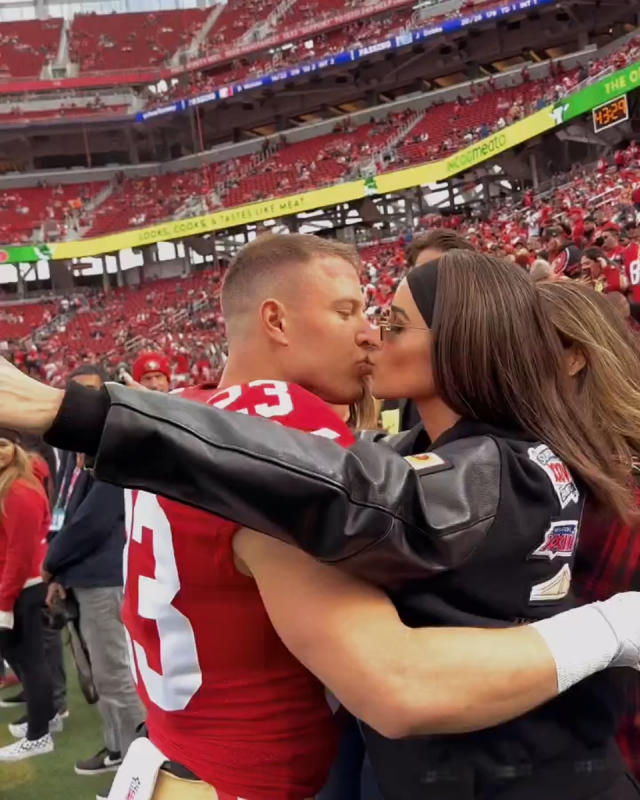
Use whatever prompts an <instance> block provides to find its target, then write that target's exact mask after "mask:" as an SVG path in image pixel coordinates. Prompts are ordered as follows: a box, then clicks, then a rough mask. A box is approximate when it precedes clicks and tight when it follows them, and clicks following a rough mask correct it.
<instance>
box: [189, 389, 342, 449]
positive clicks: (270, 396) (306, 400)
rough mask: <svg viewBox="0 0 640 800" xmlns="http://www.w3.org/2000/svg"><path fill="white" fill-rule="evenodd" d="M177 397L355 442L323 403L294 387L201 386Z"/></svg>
mask: <svg viewBox="0 0 640 800" xmlns="http://www.w3.org/2000/svg"><path fill="white" fill-rule="evenodd" d="M180 396H181V397H183V398H184V399H185V400H193V401H195V402H199V403H206V404H207V405H210V406H213V407H214V408H220V409H226V410H227V411H235V412H236V413H237V414H248V415H250V416H260V417H265V418H267V419H271V420H273V421H274V422H278V423H280V424H281V425H286V426H287V427H288V428H297V429H298V430H301V431H306V432H307V433H313V434H315V435H318V436H325V437H326V438H329V439H333V440H334V441H336V442H337V443H338V444H341V445H343V446H349V445H351V444H353V442H354V441H355V439H354V436H353V434H352V432H351V431H350V430H349V428H348V427H347V425H346V423H345V422H343V421H342V420H341V419H340V418H339V417H338V416H337V414H336V413H335V412H334V411H333V409H331V407H330V406H328V405H327V403H325V402H324V400H321V399H320V398H319V397H317V396H316V395H314V394H312V393H311V392H308V391H307V390H306V389H303V388H302V387H301V386H298V384H295V383H287V382H285V381H278V380H255V381H250V382H248V383H243V384H234V385H233V386H226V387H224V388H223V389H220V388H217V387H216V388H213V387H212V386H211V385H207V384H204V385H201V386H196V387H192V388H188V389H183V390H181V392H180Z"/></svg>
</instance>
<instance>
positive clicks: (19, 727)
mask: <svg viewBox="0 0 640 800" xmlns="http://www.w3.org/2000/svg"><path fill="white" fill-rule="evenodd" d="M28 724H29V723H28V722H27V721H26V720H20V722H11V723H10V724H9V733H10V734H11V735H12V736H13V738H14V739H26V737H27V728H28ZM63 728H64V724H63V722H62V717H61V716H60V714H56V715H55V717H53V718H52V719H50V720H49V733H62V730H63Z"/></svg>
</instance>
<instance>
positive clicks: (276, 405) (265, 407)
mask: <svg viewBox="0 0 640 800" xmlns="http://www.w3.org/2000/svg"><path fill="white" fill-rule="evenodd" d="M247 385H248V386H249V388H251V389H255V388H256V387H257V386H262V391H263V394H264V396H265V398H266V399H267V400H270V399H271V398H273V399H274V401H275V402H273V403H272V402H267V403H259V404H258V405H257V406H254V408H253V411H254V413H255V414H257V415H258V416H260V417H267V419H268V418H270V417H286V416H288V415H289V414H290V413H291V412H292V411H293V401H292V399H291V395H290V394H289V387H288V385H287V384H286V383H285V382H284V381H251V383H249V384H247ZM242 388H243V387H242V386H229V388H227V389H222V390H221V391H220V392H219V393H217V394H216V395H215V396H214V397H213V398H212V399H211V400H210V401H209V405H212V406H214V407H215V408H228V407H229V406H230V405H231V404H232V403H235V402H236V401H237V400H239V399H240V397H241V396H242ZM233 410H234V411H235V412H236V414H248V413H249V409H248V408H234V409H233Z"/></svg>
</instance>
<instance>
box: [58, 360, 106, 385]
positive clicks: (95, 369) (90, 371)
mask: <svg viewBox="0 0 640 800" xmlns="http://www.w3.org/2000/svg"><path fill="white" fill-rule="evenodd" d="M78 375H97V376H98V377H99V378H100V380H101V381H102V383H105V382H106V381H108V380H109V377H108V376H107V373H106V372H105V370H104V369H103V368H102V367H101V366H100V364H80V366H79V367H76V368H75V369H74V370H73V372H71V373H69V376H68V378H67V383H68V382H69V381H70V380H71V379H72V378H76V377H77V376H78Z"/></svg>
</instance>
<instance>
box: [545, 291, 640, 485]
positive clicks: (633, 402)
mask: <svg viewBox="0 0 640 800" xmlns="http://www.w3.org/2000/svg"><path fill="white" fill-rule="evenodd" d="M537 291H538V293H539V295H540V298H541V300H542V304H543V307H544V309H545V312H546V313H547V315H548V316H549V318H550V319H551V321H552V323H553V325H554V326H555V328H556V331H557V332H558V334H559V336H560V339H561V341H562V343H563V345H564V347H565V348H573V349H574V351H578V352H579V353H581V354H582V356H583V357H584V360H585V367H584V368H583V369H582V370H581V371H580V372H579V374H578V375H577V378H576V384H577V388H578V395H579V402H580V410H581V413H582V416H583V419H584V421H585V424H586V425H587V426H588V427H590V428H593V429H596V430H598V431H600V435H601V436H602V438H603V439H604V440H605V441H606V443H607V446H608V447H609V449H610V451H611V453H612V464H611V466H610V468H609V472H611V471H612V469H613V470H617V469H618V468H619V467H622V468H624V470H626V471H627V472H628V471H629V468H630V464H631V463H632V462H634V461H636V460H637V459H638V457H639V456H640V343H639V342H638V339H637V337H636V335H635V334H633V333H632V331H631V330H630V329H629V327H628V325H627V324H626V321H625V320H624V318H623V317H622V316H621V314H620V313H619V312H618V311H617V310H616V309H615V307H614V306H613V305H612V303H611V302H610V301H609V300H608V299H607V297H606V295H604V294H602V293H601V292H597V291H595V289H593V288H591V287H590V286H587V285H585V284H583V283H578V282H576V281H557V282H555V283H541V284H538V286H537ZM620 473H621V474H622V470H620Z"/></svg>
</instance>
